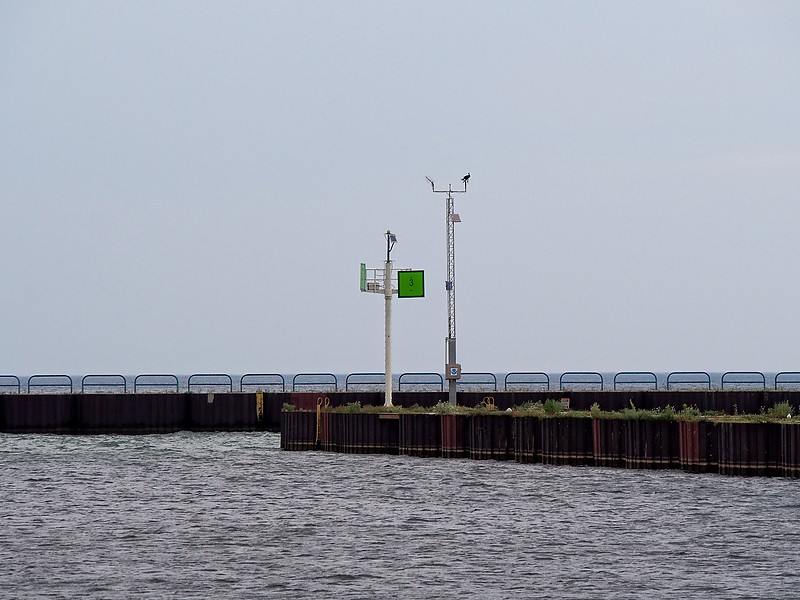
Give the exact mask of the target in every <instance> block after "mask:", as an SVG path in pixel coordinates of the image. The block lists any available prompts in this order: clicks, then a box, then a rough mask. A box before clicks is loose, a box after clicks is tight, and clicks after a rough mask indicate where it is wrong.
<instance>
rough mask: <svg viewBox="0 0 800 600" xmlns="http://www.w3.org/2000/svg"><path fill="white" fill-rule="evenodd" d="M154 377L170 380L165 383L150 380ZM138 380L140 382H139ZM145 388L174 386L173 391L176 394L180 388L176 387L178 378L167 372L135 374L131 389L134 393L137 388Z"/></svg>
mask: <svg viewBox="0 0 800 600" xmlns="http://www.w3.org/2000/svg"><path fill="white" fill-rule="evenodd" d="M154 379H168V380H169V381H170V382H169V383H165V382H164V381H151V380H154ZM140 380H142V381H141V383H140ZM140 387H141V388H147V389H151V390H152V389H155V388H169V389H170V390H172V388H173V387H174V388H175V393H176V394H177V393H178V392H179V391H180V389H179V388H178V378H177V377H176V376H175V375H171V374H169V373H161V374H159V373H145V374H143V375H137V376H136V378H135V379H134V380H133V391H134V393H136V392H138V391H139V388H140Z"/></svg>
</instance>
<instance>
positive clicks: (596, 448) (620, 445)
mask: <svg viewBox="0 0 800 600" xmlns="http://www.w3.org/2000/svg"><path fill="white" fill-rule="evenodd" d="M626 443H627V441H626V430H625V421H623V420H622V419H602V418H600V419H592V449H593V452H594V464H595V465H596V466H598V467H624V466H625V458H626V456H627V448H626Z"/></svg>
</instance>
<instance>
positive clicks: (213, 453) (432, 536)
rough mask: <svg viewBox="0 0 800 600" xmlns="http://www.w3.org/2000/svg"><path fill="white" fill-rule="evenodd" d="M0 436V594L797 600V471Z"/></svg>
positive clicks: (239, 442)
mask: <svg viewBox="0 0 800 600" xmlns="http://www.w3.org/2000/svg"><path fill="white" fill-rule="evenodd" d="M278 442H279V439H278V436H276V435H275V434H269V433H247V434H246V433H236V434H227V433H218V434H208V433H178V434H172V435H156V436H87V437H72V436H46V435H30V436H14V435H0V490H2V492H1V493H2V495H1V496H0V519H1V520H2V528H0V580H2V581H3V586H2V587H0V597H2V598H18V597H26V598H48V597H65V596H71V597H78V596H81V597H89V598H123V597H124V598H128V597H131V598H161V597H164V596H178V597H181V598H207V597H210V596H222V597H226V598H251V597H253V596H270V597H275V598H297V597H308V596H315V597H334V596H335V597H337V598H345V599H347V598H387V597H388V598H392V597H403V598H521V597H524V598H552V597H560V598H645V597H646V598H653V597H655V598H672V597H683V598H706V597H726V598H753V597H770V598H794V597H796V596H797V592H796V590H797V587H798V585H800V575H798V569H797V566H796V564H795V561H794V555H795V554H796V551H797V549H798V543H797V539H800V538H799V537H798V534H800V525H799V523H800V519H798V512H800V493H799V492H798V488H797V483H796V482H794V481H790V480H782V479H745V478H731V477H721V476H714V475H702V476H700V475H690V474H685V473H681V472H675V471H668V472H664V471H659V472H651V471H625V470H616V469H595V468H575V467H551V466H543V465H520V464H517V463H513V462H507V463H503V462H494V461H486V462H483V461H469V460H440V459H414V458H407V457H388V456H353V455H338V454H324V453H287V452H281V451H280V450H279V449H278Z"/></svg>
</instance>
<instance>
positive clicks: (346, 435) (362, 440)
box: [323, 412, 400, 454]
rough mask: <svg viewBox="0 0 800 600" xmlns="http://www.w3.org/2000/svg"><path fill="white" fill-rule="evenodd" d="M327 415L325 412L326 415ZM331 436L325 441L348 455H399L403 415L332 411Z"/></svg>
mask: <svg viewBox="0 0 800 600" xmlns="http://www.w3.org/2000/svg"><path fill="white" fill-rule="evenodd" d="M323 416H325V415H323ZM327 417H328V419H329V422H330V426H329V437H330V439H329V440H327V441H323V449H324V448H325V443H328V444H329V445H335V446H336V447H337V448H338V451H339V452H344V453H346V454H397V452H398V445H399V423H400V419H399V416H398V415H396V414H391V413H387V414H381V413H337V412H333V413H328V414H327Z"/></svg>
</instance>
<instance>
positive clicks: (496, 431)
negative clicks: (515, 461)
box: [469, 413, 514, 460]
mask: <svg viewBox="0 0 800 600" xmlns="http://www.w3.org/2000/svg"><path fill="white" fill-rule="evenodd" d="M469 424H470V429H469V457H470V458H471V459H473V460H474V459H494V460H509V459H511V458H514V433H513V421H512V417H511V415H510V414H503V413H501V414H499V415H480V414H475V415H472V416H471V418H470V419H469Z"/></svg>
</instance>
